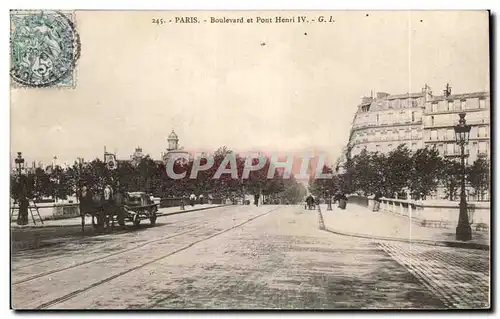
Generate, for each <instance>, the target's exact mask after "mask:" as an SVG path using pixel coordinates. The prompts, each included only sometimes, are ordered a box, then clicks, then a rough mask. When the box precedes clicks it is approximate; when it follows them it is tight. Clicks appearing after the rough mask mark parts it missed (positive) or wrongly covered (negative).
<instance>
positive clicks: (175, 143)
mask: <svg viewBox="0 0 500 319" xmlns="http://www.w3.org/2000/svg"><path fill="white" fill-rule="evenodd" d="M167 141H168V147H167V151H174V150H176V149H177V148H178V147H179V137H178V136H177V134H175V132H174V130H172V133H170V135H169V136H168V138H167Z"/></svg>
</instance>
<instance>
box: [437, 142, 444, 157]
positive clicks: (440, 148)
mask: <svg viewBox="0 0 500 319" xmlns="http://www.w3.org/2000/svg"><path fill="white" fill-rule="evenodd" d="M438 151H439V154H441V155H442V154H444V144H439V146H438Z"/></svg>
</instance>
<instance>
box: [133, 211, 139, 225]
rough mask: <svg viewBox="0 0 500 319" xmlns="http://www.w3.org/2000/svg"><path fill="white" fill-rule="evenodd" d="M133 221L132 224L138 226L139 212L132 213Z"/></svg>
mask: <svg viewBox="0 0 500 319" xmlns="http://www.w3.org/2000/svg"><path fill="white" fill-rule="evenodd" d="M132 221H133V222H134V226H139V224H140V223H141V219H140V218H139V214H135V215H134V219H133V220H132Z"/></svg>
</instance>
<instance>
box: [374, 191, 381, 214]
mask: <svg viewBox="0 0 500 319" xmlns="http://www.w3.org/2000/svg"><path fill="white" fill-rule="evenodd" d="M380 198H382V194H381V193H380V192H377V193H376V194H375V197H374V198H373V200H374V202H373V211H374V212H378V211H379V209H380Z"/></svg>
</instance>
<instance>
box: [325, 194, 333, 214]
mask: <svg viewBox="0 0 500 319" xmlns="http://www.w3.org/2000/svg"><path fill="white" fill-rule="evenodd" d="M326 204H327V207H326V210H333V209H332V196H331V194H330V192H329V191H326Z"/></svg>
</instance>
